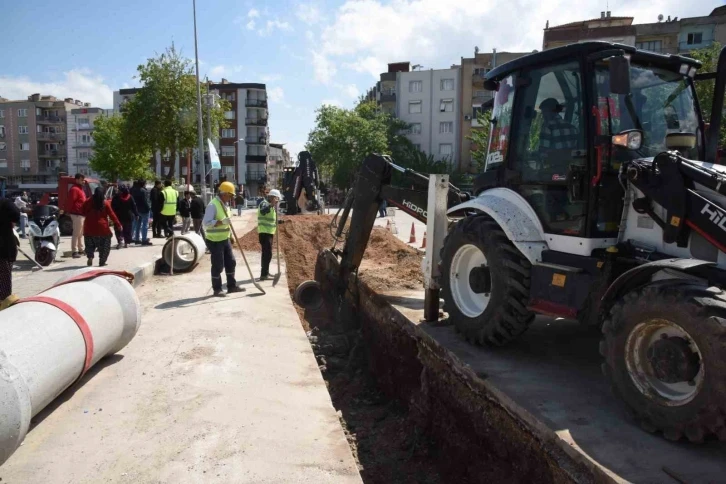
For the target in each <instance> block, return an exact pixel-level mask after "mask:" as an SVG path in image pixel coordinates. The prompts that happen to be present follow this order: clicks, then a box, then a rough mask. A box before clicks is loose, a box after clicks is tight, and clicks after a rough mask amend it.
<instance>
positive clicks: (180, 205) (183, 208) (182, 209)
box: [176, 190, 192, 235]
mask: <svg viewBox="0 0 726 484" xmlns="http://www.w3.org/2000/svg"><path fill="white" fill-rule="evenodd" d="M191 201H192V192H190V191H188V190H187V191H186V192H184V198H180V199H179V201H178V202H176V209H177V211H178V212H179V215H180V216H181V218H182V229H181V233H182V235H183V234H186V233H187V232H189V227H191V225H192V212H191Z"/></svg>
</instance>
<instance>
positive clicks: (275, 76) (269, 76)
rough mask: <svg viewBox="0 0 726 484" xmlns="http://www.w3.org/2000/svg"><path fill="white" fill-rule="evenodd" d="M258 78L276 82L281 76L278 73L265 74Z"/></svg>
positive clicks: (263, 80)
mask: <svg viewBox="0 0 726 484" xmlns="http://www.w3.org/2000/svg"><path fill="white" fill-rule="evenodd" d="M260 79H262V82H277V81H279V80H281V79H282V76H281V75H280V74H267V75H264V76H262V77H261V78H260Z"/></svg>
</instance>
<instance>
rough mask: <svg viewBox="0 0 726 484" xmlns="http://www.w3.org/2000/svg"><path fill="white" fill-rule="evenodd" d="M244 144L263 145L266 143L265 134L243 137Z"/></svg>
mask: <svg viewBox="0 0 726 484" xmlns="http://www.w3.org/2000/svg"><path fill="white" fill-rule="evenodd" d="M245 144H246V145H264V144H267V136H259V137H257V138H255V137H251V138H245Z"/></svg>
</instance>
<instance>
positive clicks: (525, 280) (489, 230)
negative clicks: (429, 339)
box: [440, 215, 534, 346]
mask: <svg viewBox="0 0 726 484" xmlns="http://www.w3.org/2000/svg"><path fill="white" fill-rule="evenodd" d="M471 245H474V246H476V247H477V248H478V249H479V250H480V251H481V252H482V253H483V254H484V256H485V257H486V260H487V265H488V266H489V276H490V278H489V279H490V283H491V286H490V288H491V292H490V293H489V294H490V297H489V302H488V304H487V305H486V307H485V308H484V310H483V312H482V313H481V314H479V315H467V314H465V312H466V311H463V310H462V308H460V307H458V306H457V302H456V298H455V297H454V294H453V293H452V291H453V289H452V283H456V284H469V280H470V277H469V275H468V274H462V275H461V277H463V279H461V281H466V282H459V281H452V277H459V275H458V274H452V267H453V266H452V263H453V261H454V257H455V256H456V254H457V252H459V250H460V249H462V248H463V247H465V246H469V247H470V246H471ZM440 269H441V289H442V291H441V297H442V298H443V299H444V310H445V311H446V312H448V313H449V319H450V320H451V321H452V322H453V323H454V325H455V326H456V329H457V330H458V331H459V332H461V333H462V334H463V336H464V337H465V338H466V339H467V341H469V342H471V343H478V344H482V345H484V344H488V345H494V346H502V345H504V344H506V343H508V342H510V341H512V340H513V339H515V338H516V337H517V336H519V335H520V334H522V333H523V332H524V331H525V330H526V329H527V327H528V326H529V324H530V323H531V322H532V319H533V318H534V314H533V313H532V312H530V311H528V310H527V301H528V299H529V287H530V269H531V265H530V263H529V261H528V260H527V259H526V258H525V257H524V256H523V255H522V253H521V252H519V250H517V248H516V247H514V245H513V244H512V243H511V242H510V241H509V239H508V238H507V236H506V235H505V234H504V232H503V231H502V229H501V227H499V225H498V224H497V223H496V222H494V220H492V219H491V218H490V217H488V216H486V215H478V216H472V217H466V218H464V219H462V220H460V221H459V222H457V223H456V225H455V226H454V227H453V228H452V230H450V231H449V234H448V235H447V236H446V239H445V240H444V247H443V248H442V250H441V265H440ZM470 313H471V312H470Z"/></svg>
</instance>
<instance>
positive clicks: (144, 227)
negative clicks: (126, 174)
mask: <svg viewBox="0 0 726 484" xmlns="http://www.w3.org/2000/svg"><path fill="white" fill-rule="evenodd" d="M131 196H132V197H133V199H134V202H135V203H136V210H138V211H139V216H138V217H136V220H134V228H133V237H132V238H133V240H134V244H136V245H152V244H151V241H150V240H149V212H151V204H150V203H149V192H148V191H147V190H146V180H138V181H137V182H136V183H135V184H134V187H133V188H132V189H131Z"/></svg>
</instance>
